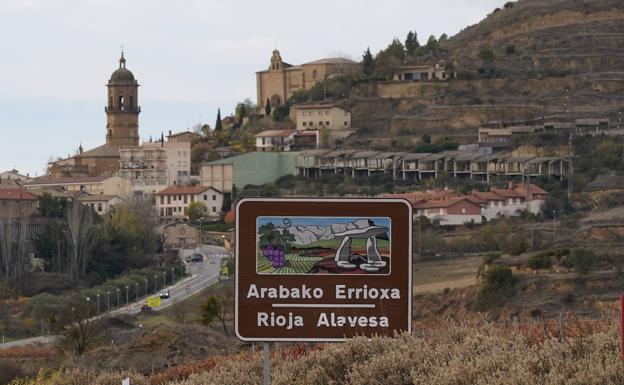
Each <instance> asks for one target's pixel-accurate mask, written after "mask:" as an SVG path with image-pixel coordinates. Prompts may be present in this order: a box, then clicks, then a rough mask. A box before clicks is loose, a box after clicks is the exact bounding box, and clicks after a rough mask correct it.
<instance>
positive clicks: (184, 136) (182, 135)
mask: <svg viewBox="0 0 624 385" xmlns="http://www.w3.org/2000/svg"><path fill="white" fill-rule="evenodd" d="M199 138H201V135H199V134H197V133H195V132H191V131H181V132H176V133H172V132H171V130H169V135H167V142H189V143H190V142H192V141H194V140H197V139H199Z"/></svg>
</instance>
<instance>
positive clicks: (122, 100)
mask: <svg viewBox="0 0 624 385" xmlns="http://www.w3.org/2000/svg"><path fill="white" fill-rule="evenodd" d="M119 109H120V110H121V111H123V110H124V97H123V95H121V96H119Z"/></svg>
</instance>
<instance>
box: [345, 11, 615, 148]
mask: <svg viewBox="0 0 624 385" xmlns="http://www.w3.org/2000/svg"><path fill="white" fill-rule="evenodd" d="M512 4H513V6H512V7H511V8H505V9H500V10H493V12H492V13H491V14H489V15H488V16H487V17H485V19H484V20H482V21H481V22H480V23H478V24H476V25H473V26H470V27H467V28H465V29H464V30H462V31H461V32H460V33H458V34H457V35H455V36H453V37H450V38H449V39H448V40H446V41H443V42H440V50H439V53H437V54H436V55H434V56H431V55H429V56H425V57H416V58H409V57H408V58H407V59H406V64H422V63H433V62H443V63H452V65H453V67H454V68H455V71H456V72H457V75H458V78H457V79H455V80H452V81H449V82H419V83H406V82H397V81H385V82H369V83H360V84H358V85H356V86H355V88H354V89H353V90H352V93H351V98H350V99H349V100H345V101H343V104H344V105H345V106H346V107H349V108H351V110H352V111H353V126H354V127H358V128H360V131H359V133H358V136H357V138H356V139H355V140H354V141H353V144H359V145H367V144H368V145H378V146H382V147H383V146H391V145H393V139H394V144H395V145H396V144H397V143H401V144H404V145H406V146H407V147H409V146H410V145H413V144H414V143H413V142H414V140H415V138H414V137H419V136H421V135H422V134H424V133H429V134H434V135H436V134H437V135H450V136H455V137H456V138H458V141H459V142H460V143H461V142H466V141H470V140H473V139H474V137H475V136H476V132H475V130H474V129H475V128H477V127H479V126H480V125H481V124H484V123H486V122H488V121H508V122H513V121H521V122H531V121H539V120H558V121H570V120H574V119H577V118H598V117H601V118H602V117H608V118H611V120H612V121H617V120H618V111H619V110H620V109H621V108H622V107H624V93H622V90H624V70H623V68H624V3H623V2H621V1H618V0H597V1H582V0H520V1H518V2H516V3H512ZM483 50H490V51H491V53H493V56H491V57H489V58H488V59H487V60H485V59H483V58H480V53H481V52H482V51H483ZM388 133H390V134H391V136H392V138H388ZM405 136H408V137H409V136H411V138H409V139H410V141H408V142H407V144H406V141H405V140H404V139H405V138H404V137H405ZM398 137H401V138H400V139H399V140H397V138H398ZM372 138H375V139H372Z"/></svg>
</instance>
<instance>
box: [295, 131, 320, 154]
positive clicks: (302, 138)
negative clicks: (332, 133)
mask: <svg viewBox="0 0 624 385" xmlns="http://www.w3.org/2000/svg"><path fill="white" fill-rule="evenodd" d="M319 144H320V132H319V130H305V131H297V133H296V134H295V136H294V137H293V144H292V146H291V149H292V150H293V151H300V150H312V149H315V148H318V146H319Z"/></svg>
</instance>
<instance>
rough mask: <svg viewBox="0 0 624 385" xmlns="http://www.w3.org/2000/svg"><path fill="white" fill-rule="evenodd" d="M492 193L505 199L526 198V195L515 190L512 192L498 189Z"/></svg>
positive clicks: (494, 189)
mask: <svg viewBox="0 0 624 385" xmlns="http://www.w3.org/2000/svg"><path fill="white" fill-rule="evenodd" d="M491 192H493V193H494V194H496V195H499V196H501V197H503V198H525V197H526V193H521V192H518V191H515V190H511V189H496V188H493V189H492V190H491Z"/></svg>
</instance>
